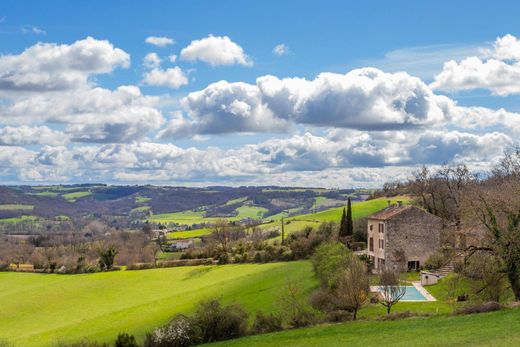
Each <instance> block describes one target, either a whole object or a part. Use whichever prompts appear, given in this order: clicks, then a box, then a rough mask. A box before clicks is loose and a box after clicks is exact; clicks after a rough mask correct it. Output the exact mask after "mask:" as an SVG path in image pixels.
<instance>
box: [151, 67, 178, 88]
mask: <svg viewBox="0 0 520 347" xmlns="http://www.w3.org/2000/svg"><path fill="white" fill-rule="evenodd" d="M143 83H145V84H148V85H151V86H163V87H170V88H173V89H177V88H180V87H182V86H184V85H186V84H188V77H186V74H185V73H184V71H182V69H181V68H180V67H178V66H175V67H172V68H169V69H166V70H162V69H159V68H154V69H152V70H150V71H147V72H146V73H145V74H144V78H143Z"/></svg>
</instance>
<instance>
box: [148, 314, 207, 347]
mask: <svg viewBox="0 0 520 347" xmlns="http://www.w3.org/2000/svg"><path fill="white" fill-rule="evenodd" d="M200 342H202V338H201V330H200V328H199V327H198V326H197V325H196V324H195V323H194V321H193V319H192V318H190V317H187V316H184V315H181V314H180V315H177V316H175V317H174V318H173V319H172V320H171V321H170V323H169V324H167V325H166V326H164V327H161V328H157V329H155V330H154V331H153V332H152V333H151V334H147V335H146V338H145V341H144V345H143V346H144V347H188V346H193V345H196V344H199V343H200Z"/></svg>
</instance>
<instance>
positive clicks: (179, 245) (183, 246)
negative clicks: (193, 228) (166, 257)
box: [170, 240, 195, 252]
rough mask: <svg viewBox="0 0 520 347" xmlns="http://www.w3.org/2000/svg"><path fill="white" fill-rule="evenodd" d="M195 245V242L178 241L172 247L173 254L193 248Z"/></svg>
mask: <svg viewBox="0 0 520 347" xmlns="http://www.w3.org/2000/svg"><path fill="white" fill-rule="evenodd" d="M194 245H195V243H194V242H193V240H177V241H175V242H173V243H172V244H171V245H170V250H171V251H172V252H175V251H182V250H183V249H188V248H191V247H193V246H194Z"/></svg>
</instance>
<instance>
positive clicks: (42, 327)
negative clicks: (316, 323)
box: [0, 261, 316, 347]
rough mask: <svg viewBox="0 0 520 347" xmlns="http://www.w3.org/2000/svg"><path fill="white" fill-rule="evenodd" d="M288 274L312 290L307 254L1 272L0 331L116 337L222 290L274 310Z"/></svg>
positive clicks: (2, 334)
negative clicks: (276, 259) (137, 267)
mask: <svg viewBox="0 0 520 347" xmlns="http://www.w3.org/2000/svg"><path fill="white" fill-rule="evenodd" d="M288 275H290V276H291V277H292V278H293V279H294V280H295V281H297V282H298V283H299V285H300V286H301V287H302V288H304V289H306V290H307V291H310V290H311V289H312V288H313V287H315V286H316V280H315V279H314V275H313V271H312V267H311V264H310V263H309V262H305V261H300V262H290V263H270V264H263V265H259V264H245V265H225V266H199V267H177V268H166V269H153V270H142V271H117V272H106V273H96V274H81V275H54V274H48V275H43V274H29V273H10V272H5V273H0V327H1V329H0V339H1V338H6V339H8V340H10V341H12V342H14V343H16V345H18V346H29V347H30V346H52V345H54V344H55V343H56V341H57V340H58V339H59V338H62V339H63V338H66V339H67V341H69V340H79V339H81V338H83V337H87V338H91V339H95V340H99V341H107V342H112V341H113V339H114V338H115V336H116V335H117V334H118V333H119V332H121V331H126V332H128V333H131V334H134V335H136V336H137V337H138V338H139V339H142V338H143V337H144V335H145V333H146V332H148V331H151V330H152V329H153V328H155V327H157V326H159V325H161V324H163V323H166V322H167V321H168V319H169V318H170V317H172V316H173V315H175V314H176V313H179V312H183V313H186V312H190V311H191V310H192V309H193V307H194V305H195V304H196V303H197V302H199V301H200V300H201V299H205V298H210V297H215V296H221V297H222V299H223V301H224V302H226V303H229V302H234V301H237V302H240V303H242V304H243V305H244V306H245V307H246V308H247V309H248V310H249V311H250V312H251V313H255V312H256V311H257V310H259V309H262V310H264V311H276V310H277V309H278V305H277V297H278V295H279V293H280V291H281V290H282V288H284V287H285V283H286V279H287V276H288Z"/></svg>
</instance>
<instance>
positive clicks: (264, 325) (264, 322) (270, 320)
mask: <svg viewBox="0 0 520 347" xmlns="http://www.w3.org/2000/svg"><path fill="white" fill-rule="evenodd" d="M280 330H283V325H282V317H280V316H277V315H274V314H272V313H271V314H268V315H267V314H264V313H263V312H262V311H258V312H257V313H256V318H255V322H254V323H253V327H252V332H253V333H254V334H265V333H272V332H275V331H280Z"/></svg>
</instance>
